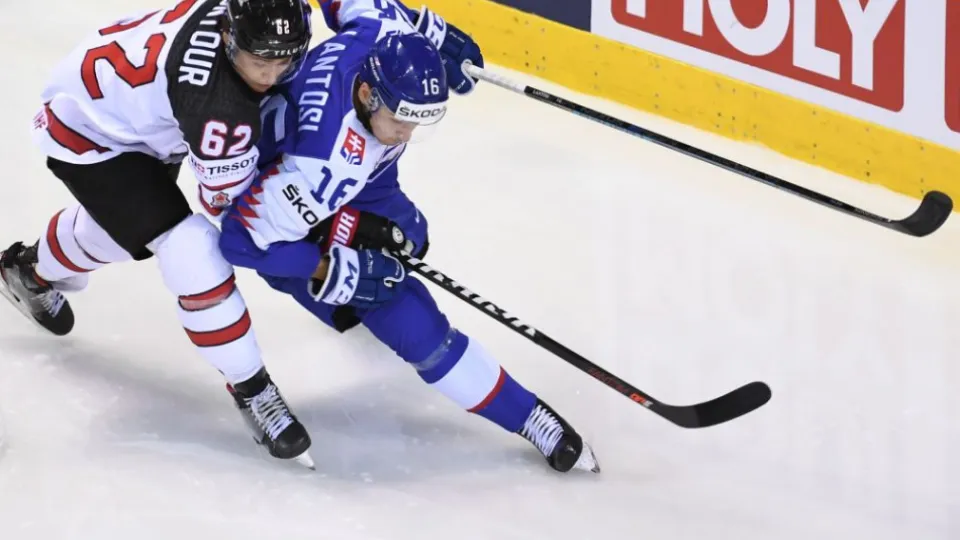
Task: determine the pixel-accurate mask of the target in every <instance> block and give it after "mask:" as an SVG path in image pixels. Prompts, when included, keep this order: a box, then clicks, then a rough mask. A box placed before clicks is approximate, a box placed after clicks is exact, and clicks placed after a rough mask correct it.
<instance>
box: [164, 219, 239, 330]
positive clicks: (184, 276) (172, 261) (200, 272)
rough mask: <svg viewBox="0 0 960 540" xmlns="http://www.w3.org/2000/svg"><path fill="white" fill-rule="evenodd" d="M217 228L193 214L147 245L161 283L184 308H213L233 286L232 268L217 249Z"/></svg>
mask: <svg viewBox="0 0 960 540" xmlns="http://www.w3.org/2000/svg"><path fill="white" fill-rule="evenodd" d="M219 236H220V235H219V231H217V229H216V227H214V226H213V224H212V223H210V222H209V221H208V220H207V219H206V218H205V217H203V216H201V215H198V214H193V215H191V216H189V217H188V218H187V219H185V220H183V221H181V222H180V223H179V224H177V225H176V226H175V227H174V228H172V229H170V230H169V231H167V232H165V233H163V234H162V235H160V237H158V238H157V239H156V240H154V241H153V242H151V243H150V245H149V246H148V247H149V248H150V250H151V251H152V252H154V253H155V254H156V255H157V259H158V261H159V265H160V273H161V275H162V276H163V281H164V284H165V285H166V286H167V288H168V289H170V291H171V292H173V293H174V294H176V295H177V296H178V297H179V299H180V305H181V306H182V307H183V308H184V309H186V310H188V311H197V310H202V309H207V308H210V307H213V306H215V305H217V304H219V303H221V302H223V301H224V300H225V299H226V298H228V297H229V296H230V295H231V294H232V293H233V291H234V289H235V284H234V275H233V267H231V266H230V264H229V263H227V261H226V260H225V259H224V258H223V256H222V255H221V254H220V250H219V249H218V239H219Z"/></svg>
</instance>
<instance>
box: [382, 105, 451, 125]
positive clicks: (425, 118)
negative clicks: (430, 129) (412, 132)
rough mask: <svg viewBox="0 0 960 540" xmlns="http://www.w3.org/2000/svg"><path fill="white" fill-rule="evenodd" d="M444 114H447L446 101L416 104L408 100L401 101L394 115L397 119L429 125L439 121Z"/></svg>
mask: <svg viewBox="0 0 960 540" xmlns="http://www.w3.org/2000/svg"><path fill="white" fill-rule="evenodd" d="M445 114H447V105H446V103H441V104H439V105H438V104H430V105H417V104H414V103H410V102H409V101H401V102H400V105H399V106H398V107H397V112H396V113H395V114H394V116H395V117H396V118H397V120H402V121H404V122H411V123H414V124H419V125H421V126H429V125H431V124H436V123H437V122H439V121H440V120H441V119H442V118H443V116H444V115H445Z"/></svg>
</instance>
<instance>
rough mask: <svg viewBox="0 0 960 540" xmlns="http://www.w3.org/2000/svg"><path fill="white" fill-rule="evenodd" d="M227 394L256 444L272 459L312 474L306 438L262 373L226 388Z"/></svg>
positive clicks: (276, 391) (265, 375) (308, 436)
mask: <svg viewBox="0 0 960 540" xmlns="http://www.w3.org/2000/svg"><path fill="white" fill-rule="evenodd" d="M227 391H228V392H230V395H231V396H233V400H234V403H235V404H236V406H237V409H239V410H240V414H241V416H243V420H244V422H246V424H247V427H248V428H250V431H251V433H252V434H253V440H254V441H256V443H257V444H259V445H261V446H265V447H266V448H267V451H268V452H270V455H271V456H273V457H275V458H278V459H295V460H296V461H297V462H298V463H300V464H301V465H303V466H304V467H307V468H309V469H313V470H316V467H315V465H314V463H313V459H312V458H311V457H310V454H309V453H308V452H307V450H308V449H309V448H310V434H308V433H307V430H306V428H304V427H303V424H301V423H300V421H299V420H297V417H296V416H294V415H293V413H292V412H291V411H290V407H288V406H287V402H286V401H284V399H283V396H281V395H280V390H279V389H278V388H277V385H275V384H273V381H272V380H271V379H270V375H269V374H268V373H267V370H266V369H261V370H260V371H259V372H257V374H256V375H254V376H253V377H251V378H250V379H248V380H246V381H244V382H242V383H237V384H235V385H231V384H227Z"/></svg>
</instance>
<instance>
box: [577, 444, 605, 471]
mask: <svg viewBox="0 0 960 540" xmlns="http://www.w3.org/2000/svg"><path fill="white" fill-rule="evenodd" d="M573 468H574V469H580V470H581V471H589V472H592V473H598V472H600V462H598V461H597V456H596V454H594V453H593V448H590V445H589V444H587V443H583V451H582V452H580V457H579V458H577V462H576V463H574V464H573Z"/></svg>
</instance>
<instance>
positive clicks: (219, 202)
mask: <svg viewBox="0 0 960 540" xmlns="http://www.w3.org/2000/svg"><path fill="white" fill-rule="evenodd" d="M210 203H211V204H210V206H213V207H214V208H226V207H228V206H230V195H227V194H226V193H224V192H222V191H221V192H220V193H217V194H216V195H214V196H213V200H211V201H210Z"/></svg>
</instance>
